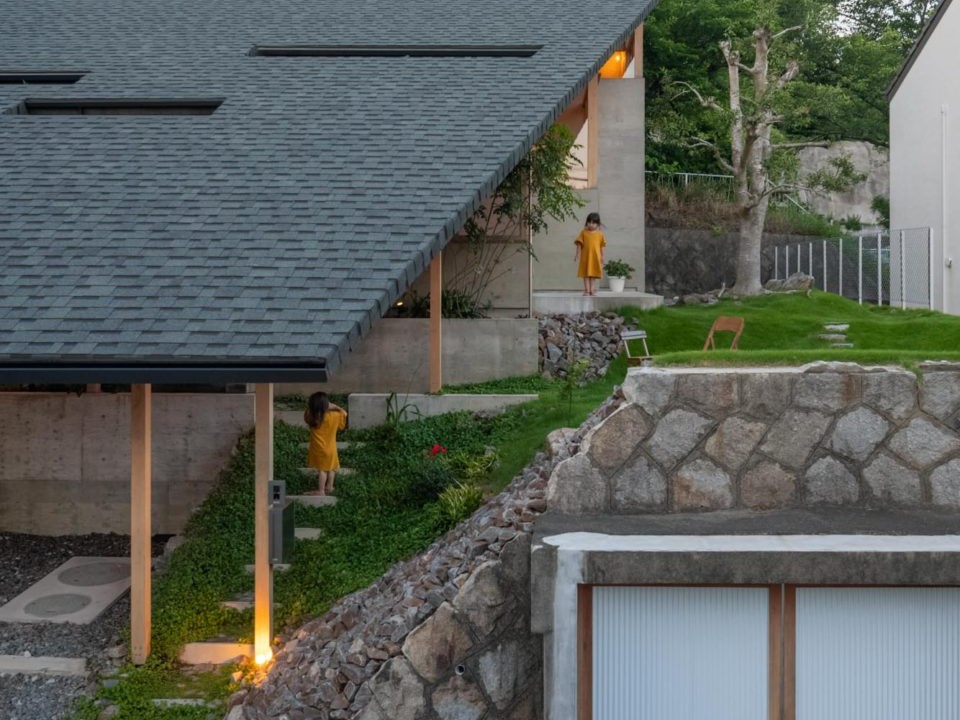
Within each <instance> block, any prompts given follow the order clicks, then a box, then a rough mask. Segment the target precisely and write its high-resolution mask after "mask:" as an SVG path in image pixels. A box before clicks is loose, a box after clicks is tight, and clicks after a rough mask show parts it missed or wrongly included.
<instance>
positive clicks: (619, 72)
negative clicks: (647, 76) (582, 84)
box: [600, 50, 627, 79]
mask: <svg viewBox="0 0 960 720" xmlns="http://www.w3.org/2000/svg"><path fill="white" fill-rule="evenodd" d="M626 71H627V53H626V52H625V51H623V50H618V51H617V52H615V53H614V54H613V55H611V56H610V59H609V60H607V62H606V63H604V65H603V67H602V68H600V77H602V78H607V79H610V78H614V79H615V78H622V77H623V74H624V73H625V72H626Z"/></svg>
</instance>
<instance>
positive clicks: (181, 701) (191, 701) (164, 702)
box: [150, 698, 218, 709]
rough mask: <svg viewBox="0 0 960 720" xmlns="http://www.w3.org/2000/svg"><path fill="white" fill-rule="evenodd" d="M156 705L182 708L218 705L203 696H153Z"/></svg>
mask: <svg viewBox="0 0 960 720" xmlns="http://www.w3.org/2000/svg"><path fill="white" fill-rule="evenodd" d="M150 702H152V703H153V704H154V705H156V706H157V707H160V708H166V709H170V708H180V707H210V708H215V707H217V705H218V703H216V702H213V701H211V702H207V701H206V700H204V699H203V698H153V700H151V701H150Z"/></svg>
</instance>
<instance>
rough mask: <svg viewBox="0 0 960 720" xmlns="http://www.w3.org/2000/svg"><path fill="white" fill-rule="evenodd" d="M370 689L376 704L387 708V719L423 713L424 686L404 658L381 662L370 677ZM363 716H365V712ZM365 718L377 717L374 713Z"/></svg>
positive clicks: (414, 717)
mask: <svg viewBox="0 0 960 720" xmlns="http://www.w3.org/2000/svg"><path fill="white" fill-rule="evenodd" d="M370 690H371V692H372V693H373V699H374V700H376V702H377V705H378V706H379V707H380V708H382V709H387V710H388V711H389V712H388V713H387V714H386V717H389V718H390V720H417V718H419V717H420V716H421V715H424V714H425V712H426V706H427V694H426V689H425V688H424V686H423V683H422V682H421V680H420V678H418V677H417V674H416V673H415V672H414V671H413V667H411V665H410V663H409V662H407V661H406V660H405V659H404V658H400V657H396V658H393V659H392V660H388V661H387V662H386V663H384V665H383V667H381V668H380V671H379V672H378V673H377V674H376V675H374V676H373V678H372V679H371V680H370ZM371 704H372V703H371ZM367 707H369V705H368V706H367ZM363 717H364V718H366V714H365V715H364V716H363ZM381 717H383V715H381ZM366 720H379V719H378V716H377V715H373V716H372V717H370V718H366Z"/></svg>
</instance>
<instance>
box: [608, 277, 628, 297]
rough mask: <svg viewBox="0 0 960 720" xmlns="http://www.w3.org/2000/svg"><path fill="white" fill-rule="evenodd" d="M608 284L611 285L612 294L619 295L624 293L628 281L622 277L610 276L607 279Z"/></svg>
mask: <svg viewBox="0 0 960 720" xmlns="http://www.w3.org/2000/svg"><path fill="white" fill-rule="evenodd" d="M607 282H608V283H609V284H610V291H611V292H616V293H619V292H623V286H624V284H625V283H626V282H627V279H626V278H622V277H613V276H610V277H608V278H607Z"/></svg>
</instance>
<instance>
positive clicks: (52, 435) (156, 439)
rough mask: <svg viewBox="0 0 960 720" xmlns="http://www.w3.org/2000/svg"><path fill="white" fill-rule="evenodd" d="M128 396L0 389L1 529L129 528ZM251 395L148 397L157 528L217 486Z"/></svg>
mask: <svg viewBox="0 0 960 720" xmlns="http://www.w3.org/2000/svg"><path fill="white" fill-rule="evenodd" d="M129 418H130V396H129V395H127V394H112V393H88V394H85V395H81V396H79V397H78V396H76V395H73V394H66V393H56V394H53V393H0V530H4V531H8V532H23V533H33V534H38V535H67V534H83V533H93V532H117V533H128V532H129V531H130V419H129ZM251 427H253V395H247V394H237V395H232V394H231V395H217V394H202V395H201V394H196V395H194V394H170V395H159V394H155V395H154V397H153V531H154V532H155V533H176V532H179V531H180V530H181V529H182V528H183V525H184V523H185V522H186V520H187V518H188V517H189V516H190V513H191V512H193V510H194V509H195V508H196V507H197V505H199V504H200V502H202V501H203V499H204V498H205V497H206V496H207V493H208V492H209V491H210V489H211V488H212V487H213V484H214V481H215V480H216V478H217V476H218V474H219V472H220V470H221V469H222V468H223V467H224V465H225V464H226V462H227V460H228V459H229V458H230V454H231V451H232V450H233V447H234V445H235V444H236V442H237V438H238V436H239V435H240V434H241V433H243V432H245V431H247V430H249V429H250V428H251Z"/></svg>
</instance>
